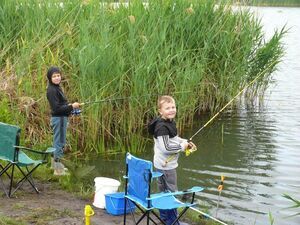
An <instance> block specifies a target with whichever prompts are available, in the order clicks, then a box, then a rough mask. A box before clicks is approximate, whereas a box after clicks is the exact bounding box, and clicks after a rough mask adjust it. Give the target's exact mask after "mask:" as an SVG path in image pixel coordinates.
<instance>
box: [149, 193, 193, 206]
mask: <svg viewBox="0 0 300 225" xmlns="http://www.w3.org/2000/svg"><path fill="white" fill-rule="evenodd" d="M151 202H152V206H153V207H154V208H156V209H177V208H184V207H191V206H193V205H196V203H193V204H191V203H184V202H181V201H179V200H178V199H177V198H175V197H174V196H166V197H162V198H156V199H153V200H152V201H151Z"/></svg>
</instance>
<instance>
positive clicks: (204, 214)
mask: <svg viewBox="0 0 300 225" xmlns="http://www.w3.org/2000/svg"><path fill="white" fill-rule="evenodd" d="M190 209H192V210H194V211H195V212H197V213H200V214H202V215H203V216H205V217H207V218H210V219H212V220H214V221H216V222H218V223H220V224H223V225H228V224H227V223H224V222H223V221H221V220H219V219H217V218H215V217H213V216H211V215H208V214H207V213H205V212H202V211H201V210H199V209H196V208H194V207H190Z"/></svg>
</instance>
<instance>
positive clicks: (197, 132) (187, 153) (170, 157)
mask: <svg viewBox="0 0 300 225" xmlns="http://www.w3.org/2000/svg"><path fill="white" fill-rule="evenodd" d="M275 63H276V61H274V62H273V63H271V64H270V65H269V66H268V67H267V68H266V69H264V70H263V71H261V72H260V73H259V74H258V75H257V76H256V77H255V78H254V79H253V80H252V81H251V82H249V83H248V84H246V85H245V87H243V88H242V90H240V91H239V92H238V93H237V94H236V95H235V96H234V97H233V98H232V99H231V100H230V101H229V102H228V103H227V104H226V105H224V106H223V108H222V109H220V110H219V111H218V112H217V113H216V114H215V115H214V116H213V117H211V118H210V119H209V120H208V121H207V122H206V123H205V124H204V125H203V126H202V127H200V129H198V130H197V131H196V132H195V133H194V134H193V135H192V136H191V137H190V138H189V139H188V142H191V141H192V139H193V138H194V137H195V136H196V135H197V134H199V133H200V132H201V131H202V130H203V129H204V128H205V127H207V125H209V124H210V123H211V122H212V121H213V120H214V119H215V118H216V117H217V116H218V115H219V114H220V113H221V112H222V111H223V110H224V109H225V108H226V107H227V106H229V105H230V104H231V103H232V102H233V101H234V100H235V99H236V98H237V97H238V96H239V95H240V94H241V93H242V92H244V91H245V89H246V88H248V87H249V86H251V85H252V84H253V83H254V82H255V81H256V80H257V79H258V78H259V77H260V76H261V75H263V74H264V73H265V72H266V71H267V70H268V69H269V68H270V67H271V66H273V65H274V64H275ZM194 151H195V149H187V150H186V156H188V155H190V153H192V152H194ZM175 156H176V154H172V155H170V156H169V157H168V158H167V159H166V160H165V164H164V165H163V166H164V167H165V166H167V164H168V162H170V161H171V160H173V159H174V158H175Z"/></svg>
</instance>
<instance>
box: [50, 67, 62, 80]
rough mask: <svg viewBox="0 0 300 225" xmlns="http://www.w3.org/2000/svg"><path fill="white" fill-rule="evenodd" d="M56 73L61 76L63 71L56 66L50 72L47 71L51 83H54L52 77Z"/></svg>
mask: <svg viewBox="0 0 300 225" xmlns="http://www.w3.org/2000/svg"><path fill="white" fill-rule="evenodd" d="M54 73H59V74H61V70H60V69H59V68H58V67H56V66H51V67H50V68H49V69H48V71H47V78H48V80H49V82H50V83H52V80H51V77H52V75H53V74H54Z"/></svg>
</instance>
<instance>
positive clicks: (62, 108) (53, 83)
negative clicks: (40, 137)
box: [47, 67, 80, 175]
mask: <svg viewBox="0 0 300 225" xmlns="http://www.w3.org/2000/svg"><path fill="white" fill-rule="evenodd" d="M47 78H48V87H47V99H48V101H49V104H50V107H51V123H50V124H51V127H52V129H53V147H54V148H55V149H56V150H55V152H54V165H53V166H54V175H65V168H64V165H63V164H62V163H61V162H60V159H61V158H62V156H63V149H64V146H65V144H66V133H67V124H68V116H69V115H70V114H71V112H72V110H73V109H78V108H79V107H80V104H79V103H78V102H74V103H72V104H69V103H68V101H67V99H66V97H65V95H64V93H63V91H62V89H61V87H60V86H59V85H60V82H61V70H60V69H59V68H58V67H50V68H49V69H48V72H47Z"/></svg>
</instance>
